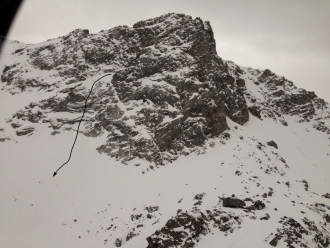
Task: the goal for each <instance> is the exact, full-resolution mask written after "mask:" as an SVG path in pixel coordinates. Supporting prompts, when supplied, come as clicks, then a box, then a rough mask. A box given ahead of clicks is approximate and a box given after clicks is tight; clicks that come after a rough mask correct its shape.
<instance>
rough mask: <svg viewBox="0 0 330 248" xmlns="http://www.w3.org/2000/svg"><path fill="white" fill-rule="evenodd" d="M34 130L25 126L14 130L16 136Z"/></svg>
mask: <svg viewBox="0 0 330 248" xmlns="http://www.w3.org/2000/svg"><path fill="white" fill-rule="evenodd" d="M33 132H34V127H25V128H22V129H20V130H17V131H16V135H17V136H23V135H27V134H31V133H33Z"/></svg>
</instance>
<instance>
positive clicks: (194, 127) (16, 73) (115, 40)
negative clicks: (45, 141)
mask: <svg viewBox="0 0 330 248" xmlns="http://www.w3.org/2000/svg"><path fill="white" fill-rule="evenodd" d="M22 55H24V56H27V57H29V59H30V61H29V62H26V63H30V65H31V66H32V67H33V68H35V70H36V71H38V70H40V71H47V73H48V76H50V75H51V78H52V80H49V78H50V77H48V79H47V80H48V82H47V87H46V82H45V79H43V78H42V77H38V78H29V76H28V75H30V74H28V73H29V72H28V71H27V72H26V71H25V70H23V69H22V68H23V67H24V64H22V63H14V64H12V65H8V66H6V67H5V69H4V71H3V76H2V81H3V83H4V84H6V87H7V89H8V90H9V91H11V92H12V93H19V92H23V91H32V90H47V91H48V92H51V91H58V92H59V94H56V95H54V96H51V97H49V98H48V99H45V100H42V101H40V102H34V103H31V104H30V105H29V106H27V107H26V108H25V109H24V110H21V111H19V112H17V113H16V114H15V115H14V116H13V118H14V119H19V120H23V121H30V122H34V123H38V122H42V123H49V124H50V126H49V127H50V128H52V129H54V130H57V132H59V131H60V130H61V129H64V130H67V129H69V128H70V125H72V124H76V123H77V122H78V121H79V117H78V116H77V117H76V118H74V119H68V118H49V117H48V113H49V112H55V113H65V112H69V113H72V114H78V113H82V111H83V108H84V104H85V100H86V96H87V95H88V91H89V89H86V88H85V87H84V86H83V84H84V82H85V81H86V79H88V78H89V77H91V76H93V75H95V73H96V72H100V73H109V72H112V73H113V74H112V79H111V82H110V80H109V79H108V80H107V79H106V78H105V79H104V80H103V81H101V82H99V83H97V84H96V85H95V88H94V90H93V92H92V94H91V96H90V98H89V100H88V103H87V114H86V117H85V118H84V120H83V128H84V129H83V133H84V134H85V135H86V136H89V137H97V136H100V135H102V134H104V133H107V134H108V138H107V141H106V143H105V144H103V145H101V146H100V147H98V148H97V150H98V151H99V152H100V153H106V154H108V155H110V156H112V157H115V158H116V159H118V160H120V161H122V162H123V163H126V162H128V161H130V160H132V159H134V158H140V159H145V160H147V161H149V162H153V163H155V164H164V163H166V162H167V161H172V160H174V159H176V158H177V156H178V155H180V154H189V153H191V152H194V151H197V150H198V149H200V148H201V147H203V146H204V144H205V141H206V140H207V139H209V138H212V137H216V136H218V135H220V134H221V133H222V132H224V131H225V130H226V129H227V128H228V125H227V121H226V117H229V118H231V119H232V120H233V121H235V122H237V123H238V124H241V125H243V124H244V123H246V122H247V121H248V120H249V112H248V110H247V104H246V101H245V99H244V94H243V88H244V80H243V79H241V80H237V83H235V79H234V78H233V77H232V76H230V75H229V74H228V68H227V66H226V65H225V63H224V62H223V61H222V59H221V58H220V57H219V56H218V55H217V52H216V46H215V40H214V35H213V31H212V28H211V26H210V23H209V22H204V21H202V20H201V19H200V18H196V19H192V18H191V17H190V16H187V15H184V14H173V13H170V14H167V15H163V16H160V17H157V18H153V19H149V20H146V21H140V22H138V23H136V24H134V25H133V27H132V28H130V27H127V26H120V27H115V28H113V29H110V30H107V31H102V32H100V33H98V34H96V35H92V34H90V33H89V32H88V30H80V29H78V30H74V31H72V32H71V33H70V34H68V35H66V36H63V37H60V38H58V39H54V40H51V41H48V42H45V43H42V44H40V45H34V46H32V47H29V46H28V45H22V48H21V50H20V51H19V52H17V54H16V55H15V56H22ZM106 68H111V69H106ZM88 80H89V81H90V79H88ZM57 88H59V90H57ZM168 152H169V153H168Z"/></svg>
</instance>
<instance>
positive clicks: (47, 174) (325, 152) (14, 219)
mask: <svg viewBox="0 0 330 248" xmlns="http://www.w3.org/2000/svg"><path fill="white" fill-rule="evenodd" d="M227 121H228V123H229V126H230V131H229V133H230V139H229V140H223V139H221V138H214V139H212V140H210V141H209V144H211V142H214V144H215V145H214V147H211V146H208V147H207V149H206V150H205V154H201V155H190V156H188V157H181V158H179V159H178V160H177V161H175V162H173V163H171V164H167V165H166V166H163V167H159V168H156V167H154V168H153V169H151V168H148V169H147V170H146V168H147V167H148V163H146V162H144V161H139V163H142V164H141V165H140V166H138V167H137V166H132V165H123V164H121V163H119V162H117V161H115V160H114V159H110V158H109V157H107V156H106V155H100V154H98V153H97V151H96V150H95V147H97V146H98V145H100V144H102V139H100V138H97V139H95V138H87V137H85V136H82V135H80V136H78V140H77V143H76V146H75V148H74V150H73V155H72V158H71V161H70V162H69V163H68V164H67V165H65V166H64V167H63V168H62V169H61V170H60V171H59V173H58V175H57V176H56V177H52V174H53V172H54V171H55V170H56V169H57V168H58V167H59V166H60V165H62V164H63V163H64V162H65V161H66V160H67V158H68V155H69V151H70V149H71V146H72V142H73V140H74V136H75V132H62V133H61V134H59V135H56V136H51V135H49V131H48V130H47V128H46V127H45V126H43V125H40V126H39V127H38V129H37V133H36V134H34V135H32V136H28V137H20V139H19V142H18V143H15V142H4V143H0V157H1V173H0V189H1V191H0V192H1V220H0V223H1V224H0V244H1V247H35V248H37V247H103V246H104V247H115V244H114V242H115V240H116V239H117V238H122V239H123V244H122V246H123V247H147V245H148V244H147V241H146V237H148V236H150V235H152V234H153V233H154V232H155V231H156V230H158V229H161V228H162V227H163V226H164V225H165V224H166V222H167V220H168V219H170V218H171V217H172V216H175V215H176V211H177V210H178V209H183V210H190V209H191V208H192V207H193V203H194V201H193V198H194V196H195V195H196V194H198V193H206V194H205V196H204V200H203V204H202V205H201V206H200V209H202V210H203V209H204V210H207V209H211V208H212V206H216V205H218V202H219V199H218V197H219V196H220V197H221V196H231V195H232V194H235V195H236V196H237V197H238V198H243V199H244V198H245V197H251V198H253V199H254V200H256V199H262V200H265V203H266V208H265V209H263V210H260V211H256V217H257V218H256V220H252V219H249V218H246V219H243V223H242V225H241V228H240V229H236V230H235V231H234V232H233V233H229V234H228V236H225V235H224V233H222V232H220V231H219V230H217V229H215V230H212V234H211V233H210V234H208V235H207V236H205V237H202V240H201V241H200V242H199V243H198V245H197V246H196V247H209V248H215V247H219V244H221V247H269V246H270V245H269V244H268V243H267V242H265V239H266V238H267V237H268V236H269V235H270V233H274V232H276V228H277V227H278V221H279V219H280V217H282V216H285V215H286V216H291V217H292V218H295V219H296V220H297V221H299V220H301V219H302V217H303V216H302V214H301V211H304V212H306V214H304V216H306V217H308V218H309V219H313V220H319V221H320V220H321V218H320V216H318V215H317V214H316V213H314V212H313V211H311V210H310V209H309V208H307V207H306V205H304V204H306V203H315V202H319V203H325V204H329V201H330V200H329V199H325V198H323V197H321V195H322V194H324V193H326V191H329V189H330V182H329V180H330V179H329V158H330V157H329V153H330V146H329V139H328V138H327V137H326V136H325V135H323V133H322V132H317V131H316V130H313V129H312V128H311V127H310V125H309V123H299V124H298V123H296V122H295V121H294V120H289V121H288V123H289V125H288V127H285V126H283V125H281V124H279V123H275V122H273V121H271V120H267V119H266V120H263V121H261V120H259V119H257V118H255V117H253V116H251V117H250V121H249V122H248V123H247V124H245V125H244V126H239V125H237V124H236V123H233V122H232V121H231V120H229V119H227ZM236 128H237V129H236ZM306 129H309V130H311V131H310V132H306ZM240 137H243V139H241V138H240ZM270 140H274V141H276V143H277V145H278V147H279V148H278V150H276V149H275V148H273V147H270V146H267V145H266V146H265V147H264V148H263V151H262V150H259V149H256V145H257V143H258V142H261V143H263V144H265V143H266V142H267V141H270ZM212 146H213V145H212ZM273 152H276V153H278V155H279V156H281V157H283V158H284V159H285V160H286V163H287V165H289V168H285V166H284V164H283V163H282V162H280V161H278V156H276V155H275V154H274V153H273ZM267 156H268V157H267ZM268 158H269V159H270V160H268ZM258 159H260V160H261V163H259V162H258ZM143 163H144V164H143ZM272 163H274V164H276V165H277V167H278V169H279V171H283V172H285V175H283V176H280V174H279V173H270V174H266V173H265V172H264V169H265V168H266V167H268V166H270V167H271V166H272ZM260 167H263V169H261V168H260ZM237 170H239V171H241V172H242V175H241V176H236V175H235V172H236V171H237ZM142 171H144V172H145V173H144V174H143V173H142ZM301 180H306V181H308V183H309V191H305V189H304V187H303V184H302V183H301V182H300V181H301ZM287 181H289V182H290V188H288V187H287V186H286V185H285V182H287ZM278 182H279V183H278ZM257 183H260V186H257ZM244 187H246V189H245V188H244ZM269 187H271V188H273V189H274V195H273V196H272V197H268V198H266V199H263V198H262V197H261V195H262V194H263V193H264V192H268V191H269V189H268V188H269ZM257 195H259V196H257ZM180 199H182V201H181V202H180V203H179V200H180ZM291 201H295V202H296V204H295V206H293V204H292V202H291ZM147 206H159V211H158V212H155V217H154V218H152V219H148V218H144V219H143V220H141V219H140V222H141V223H142V224H143V227H140V228H139V229H140V230H139V231H140V234H139V236H136V237H134V238H133V239H131V240H129V241H128V242H126V241H125V237H126V235H127V234H128V232H129V230H131V228H132V227H133V226H136V224H137V223H135V222H136V221H135V222H134V221H132V220H131V215H132V214H141V213H142V214H143V216H144V217H145V215H146V214H147V211H146V210H144V208H145V207H147ZM274 208H277V209H278V211H275V210H274ZM224 209H225V208H224ZM226 210H228V209H226ZM228 211H231V212H234V213H237V212H241V211H242V210H241V209H229V210H228ZM328 212H329V211H328ZM265 213H268V214H269V215H270V216H271V218H270V219H269V220H267V221H262V220H259V218H260V217H262V216H264V215H265ZM328 214H329V213H328ZM157 220H158V222H157V223H156V224H154V225H153V224H152V223H154V222H156V221H157ZM300 222H301V221H300ZM111 224H114V225H115V226H117V229H116V230H113V229H111V230H109V231H108V230H107V228H108V227H110V226H111ZM328 226H329V224H328ZM79 237H80V238H79ZM268 242H269V240H268ZM278 247H286V246H285V243H281V242H279V244H278Z"/></svg>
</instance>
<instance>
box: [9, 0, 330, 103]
mask: <svg viewBox="0 0 330 248" xmlns="http://www.w3.org/2000/svg"><path fill="white" fill-rule="evenodd" d="M169 12H176V13H184V14H187V15H191V16H192V17H193V18H195V17H200V18H201V19H203V20H208V21H210V22H211V25H212V28H213V31H214V35H215V39H216V42H217V51H218V54H219V56H220V57H221V58H223V59H225V60H232V61H234V62H235V63H236V64H239V65H242V66H249V67H253V68H259V69H266V68H268V69H270V70H271V71H273V72H275V73H277V74H279V75H282V76H285V77H286V78H287V79H289V80H292V81H293V82H294V83H295V84H296V85H297V86H298V87H302V88H305V89H306V90H311V91H315V92H316V94H317V95H318V96H320V97H322V98H324V99H325V100H326V101H328V102H330V1H329V0H276V1H275V0H163V1H160V0H25V2H24V3H23V5H22V6H21V8H20V11H19V13H18V15H17V18H16V20H15V22H14V25H13V26H12V29H11V31H10V34H9V37H8V38H9V39H14V40H19V41H22V42H25V43H37V42H42V41H44V40H47V39H50V38H56V37H58V36H62V35H65V34H67V33H69V32H70V31H72V30H74V29H76V28H84V29H89V30H90V32H91V33H96V32H99V31H100V30H105V29H110V28H112V27H115V26H118V25H128V26H132V25H133V24H134V23H135V22H137V21H140V20H145V19H149V18H152V17H156V16H159V15H162V14H166V13H169Z"/></svg>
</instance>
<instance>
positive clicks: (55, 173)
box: [53, 74, 112, 177]
mask: <svg viewBox="0 0 330 248" xmlns="http://www.w3.org/2000/svg"><path fill="white" fill-rule="evenodd" d="M110 75H112V74H105V75H103V76H102V77H100V78H99V79H98V80H96V81H95V82H94V83H93V85H92V88H91V90H90V91H89V94H88V96H87V98H86V100H85V108H84V112H83V115H82V117H81V119H80V121H79V124H78V129H77V134H76V138H75V139H74V142H73V145H72V148H71V151H70V155H69V159H68V161H66V162H65V163H64V164H62V165H61V167H60V168H58V169H57V171H55V172H54V174H53V177H54V176H56V175H57V172H58V171H59V170H60V169H61V168H62V167H63V166H64V165H66V164H67V163H69V161H70V159H71V155H72V151H73V147H74V145H75V144H76V141H77V138H78V134H79V128H80V124H81V122H82V120H83V118H84V115H85V112H86V108H87V101H88V98H89V96H90V95H91V93H92V91H93V87H94V85H95V83H97V82H98V81H100V80H101V79H102V78H104V77H106V76H110Z"/></svg>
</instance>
